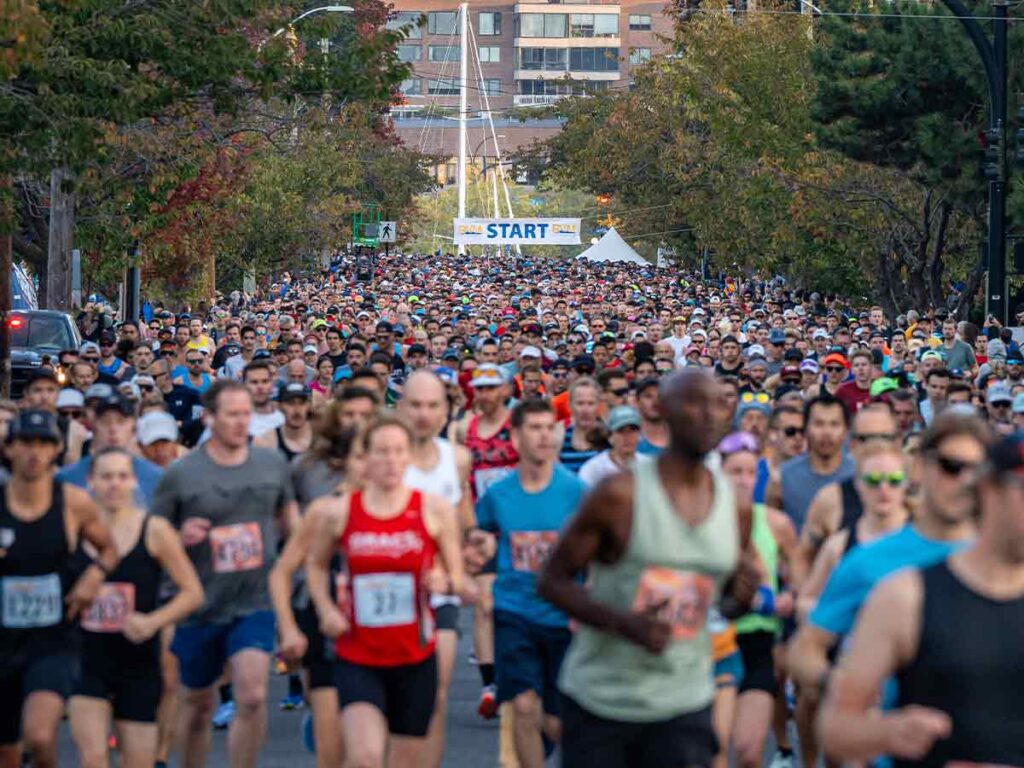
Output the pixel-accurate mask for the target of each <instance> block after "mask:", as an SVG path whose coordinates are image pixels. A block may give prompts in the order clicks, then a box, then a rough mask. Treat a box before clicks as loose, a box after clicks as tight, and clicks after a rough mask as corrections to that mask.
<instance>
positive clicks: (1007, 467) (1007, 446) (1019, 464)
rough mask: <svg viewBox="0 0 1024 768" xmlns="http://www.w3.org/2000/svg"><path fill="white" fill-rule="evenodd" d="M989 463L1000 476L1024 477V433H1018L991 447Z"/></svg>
mask: <svg viewBox="0 0 1024 768" xmlns="http://www.w3.org/2000/svg"><path fill="white" fill-rule="evenodd" d="M988 463H989V466H990V467H991V468H992V470H993V471H994V472H995V473H996V474H998V475H1005V474H1014V475H1021V476H1022V477H1024V432H1016V433H1014V434H1012V435H1009V436H1008V437H1004V438H1003V439H1002V440H998V441H997V442H995V443H993V444H992V445H991V446H989V449H988Z"/></svg>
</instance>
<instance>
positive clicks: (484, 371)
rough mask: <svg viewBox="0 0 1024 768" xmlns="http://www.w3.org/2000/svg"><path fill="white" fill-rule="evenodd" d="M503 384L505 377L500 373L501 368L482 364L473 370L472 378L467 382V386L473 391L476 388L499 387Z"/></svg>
mask: <svg viewBox="0 0 1024 768" xmlns="http://www.w3.org/2000/svg"><path fill="white" fill-rule="evenodd" d="M504 383H505V376H504V374H502V372H501V368H499V367H498V366H496V365H494V363H483V364H481V365H478V366H477V367H476V368H474V369H473V373H472V378H470V380H469V386H471V387H473V388H474V389H475V388H477V387H500V386H501V385H502V384H504Z"/></svg>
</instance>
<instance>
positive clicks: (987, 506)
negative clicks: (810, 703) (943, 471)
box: [822, 433, 1024, 768]
mask: <svg viewBox="0 0 1024 768" xmlns="http://www.w3.org/2000/svg"><path fill="white" fill-rule="evenodd" d="M977 494H978V501H979V505H980V508H981V521H980V525H979V529H978V531H979V532H978V538H977V541H976V542H975V543H974V544H973V545H972V546H970V547H968V548H967V549H964V550H962V551H960V552H957V553H955V554H953V555H952V556H950V557H949V558H948V559H947V560H945V561H943V562H940V563H938V564H937V565H933V566H930V567H928V568H925V569H920V570H918V569H914V570H906V571H903V572H901V573H899V574H897V575H895V576H893V577H891V578H890V579H889V580H888V581H886V582H885V583H883V584H882V585H880V586H879V587H878V588H877V589H876V590H875V592H874V594H872V596H871V598H870V599H869V601H868V603H867V605H866V606H865V608H864V609H863V610H862V612H861V614H860V617H859V619H858V621H857V626H856V629H855V630H854V634H853V638H852V642H851V644H850V647H849V651H848V655H847V656H846V658H845V659H844V661H843V662H842V663H841V665H840V668H839V672H838V673H837V674H836V677H835V680H834V681H833V685H832V690H831V691H830V696H829V700H828V701H827V702H826V706H825V711H824V713H823V721H822V726H823V727H822V735H823V739H824V746H825V749H826V751H827V752H828V754H829V755H830V756H832V757H834V758H840V759H845V760H864V759H868V758H871V757H874V756H876V755H879V754H886V755H890V756H892V757H894V758H896V761H895V764H896V766H897V768H900V767H901V766H926V767H927V768H931V767H932V766H934V767H935V768H942V766H946V765H950V764H952V763H954V762H963V763H975V764H992V765H1006V766H1009V765H1012V766H1024V737H1022V734H1024V707H1022V706H1021V705H1020V691H1021V690H1024V666H1022V665H1021V664H1020V658H1019V656H1020V651H1019V648H1018V645H1019V644H1018V643H1017V642H1014V641H1015V640H1017V639H1018V638H1021V637H1024V434H1022V433H1017V434H1016V435H1013V436H1010V437H1007V438H1004V439H1002V440H1001V441H999V442H998V443H996V444H995V445H993V446H992V447H990V448H989V451H988V462H987V463H986V465H984V467H983V470H982V472H981V475H980V477H979V480H978V483H977ZM892 676H895V677H896V679H897V682H898V686H899V695H898V702H897V703H898V706H899V708H898V709H895V710H894V711H891V712H889V713H888V714H886V715H885V716H884V717H879V716H878V714H877V712H875V711H873V710H874V709H875V702H876V698H877V691H878V690H879V688H880V686H881V685H882V683H883V681H884V680H886V679H887V678H890V677H892Z"/></svg>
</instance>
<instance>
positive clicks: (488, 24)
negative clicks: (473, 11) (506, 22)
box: [477, 12, 501, 37]
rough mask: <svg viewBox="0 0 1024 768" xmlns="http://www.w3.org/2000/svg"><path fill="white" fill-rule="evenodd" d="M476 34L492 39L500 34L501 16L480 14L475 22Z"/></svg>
mask: <svg viewBox="0 0 1024 768" xmlns="http://www.w3.org/2000/svg"><path fill="white" fill-rule="evenodd" d="M477 30H478V34H480V35H486V36H490V37H494V36H495V35H500V34H501V14H500V13H497V12H495V13H490V12H486V13H481V14H480V18H479V20H478V22H477Z"/></svg>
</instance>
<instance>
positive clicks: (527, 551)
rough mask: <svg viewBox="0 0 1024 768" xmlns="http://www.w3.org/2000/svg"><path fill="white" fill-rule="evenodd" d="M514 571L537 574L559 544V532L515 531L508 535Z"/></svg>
mask: <svg viewBox="0 0 1024 768" xmlns="http://www.w3.org/2000/svg"><path fill="white" fill-rule="evenodd" d="M508 540H509V544H510V546H511V549H512V569H513V570H516V571H524V572H527V573H537V572H538V571H540V569H541V568H543V567H544V563H546V562H547V560H548V557H549V556H550V555H551V550H553V549H554V548H555V544H556V543H558V531H513V532H512V533H510V534H509V535H508Z"/></svg>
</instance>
